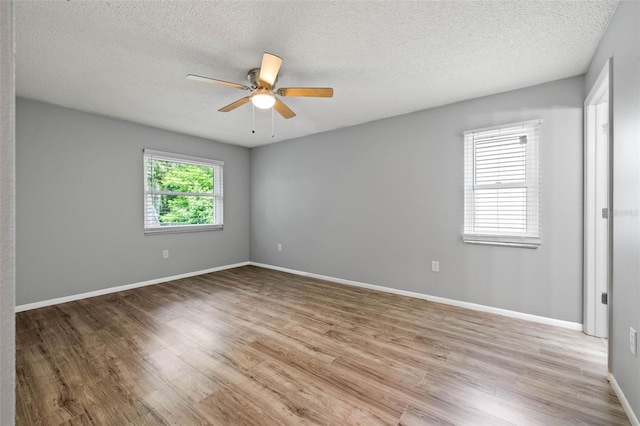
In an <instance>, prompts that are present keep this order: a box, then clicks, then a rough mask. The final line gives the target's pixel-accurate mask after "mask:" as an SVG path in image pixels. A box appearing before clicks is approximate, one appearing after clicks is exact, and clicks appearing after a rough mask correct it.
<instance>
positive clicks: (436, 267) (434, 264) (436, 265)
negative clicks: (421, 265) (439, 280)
mask: <svg viewBox="0 0 640 426" xmlns="http://www.w3.org/2000/svg"><path fill="white" fill-rule="evenodd" d="M431 272H440V261H439V260H432V261H431Z"/></svg>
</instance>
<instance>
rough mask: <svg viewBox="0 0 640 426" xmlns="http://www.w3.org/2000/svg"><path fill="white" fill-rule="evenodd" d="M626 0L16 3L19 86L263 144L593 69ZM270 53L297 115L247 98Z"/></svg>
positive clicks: (114, 112)
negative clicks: (297, 94) (300, 92)
mask: <svg viewBox="0 0 640 426" xmlns="http://www.w3.org/2000/svg"><path fill="white" fill-rule="evenodd" d="M616 5H617V0H601V1H525V0H522V1H421V2H405V1H397V2H360V1H358V2H355V1H340V2H301V1H287V2H255V1H253V2H213V1H171V2H159V1H127V2H120V1H96V2H79V1H17V2H16V3H15V17H16V25H15V27H16V80H17V87H16V91H17V94H18V95H19V96H23V97H26V98H31V99H38V100H42V101H45V102H50V103H53V104H58V105H62V106H65V107H69V108H75V109H79V110H83V111H89V112H94V113H98V114H102V115H106V116H111V117H117V118H122V119H125V120H129V121H133V122H137V123H142V124H146V125H150V126H154V127H159V128H163V129H168V130H173V131H177V132H181V133H186V134H190V135H195V136H201V137H204V138H208V139H214V140H218V141H222V142H227V143H232V144H237V145H243V146H257V145H262V144H265V143H271V142H276V141H282V140H286V139H291V138H295V137H299V136H304V135H308V134H313V133H318V132H323V131H327V130H331V129H336V128H341V127H346V126H351V125H354V124H358V123H363V122H367V121H372V120H376V119H380V118H384V117H390V116H395V115H400V114H405V113H408V112H411V111H417V110H421V109H426V108H431V107H435V106H439V105H444V104H448V103H452V102H456V101H460V100H464V99H470V98H475V97H479V96H484V95H488V94H493V93H499V92H503V91H507V90H512V89H516V88H521V87H526V86H531V85H534V84H538V83H543V82H547V81H551V80H556V79H560V78H565V77H570V76H574V75H579V74H582V73H584V72H585V71H586V69H587V66H588V65H589V62H590V60H591V57H592V56H593V53H594V52H595V49H596V47H597V44H598V42H599V41H600V38H601V37H602V34H603V33H604V31H605V29H606V26H607V24H608V22H609V19H610V18H611V15H612V14H613V12H614V10H615V7H616ZM263 52H271V53H274V54H276V55H278V56H281V57H282V58H283V59H284V62H283V65H282V68H281V71H280V75H279V81H278V86H279V87H292V86H320V87H325V86H331V87H333V88H334V89H335V95H334V97H333V98H331V99H320V98H317V99H316V98H284V99H283V100H284V101H285V102H286V103H287V105H289V107H290V108H291V109H293V110H294V111H295V112H296V113H297V114H298V115H297V117H295V118H293V119H290V120H284V119H282V117H280V116H278V115H276V117H275V137H274V138H272V137H271V113H270V112H269V111H261V110H257V109H256V133H255V134H252V133H251V129H252V108H251V106H250V104H247V105H245V106H243V107H240V108H239V109H237V110H235V111H232V112H229V113H220V112H217V109H218V108H221V107H222V106H224V105H227V104H228V103H230V102H232V101H234V100H236V99H238V98H240V97H243V96H246V94H247V93H246V92H243V91H240V90H237V89H233V88H229V87H225V86H218V85H211V84H205V83H198V82H194V81H189V80H186V79H185V76H186V74H189V73H193V74H198V75H204V76H208V77H214V78H217V79H222V80H227V81H233V82H238V83H242V84H245V83H246V82H247V80H246V74H247V71H248V70H249V69H251V68H255V67H259V66H260V61H261V58H262V53H263Z"/></svg>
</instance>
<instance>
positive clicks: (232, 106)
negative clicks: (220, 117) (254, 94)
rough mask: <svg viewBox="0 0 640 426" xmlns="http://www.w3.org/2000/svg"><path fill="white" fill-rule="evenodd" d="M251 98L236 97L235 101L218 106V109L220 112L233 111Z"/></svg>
mask: <svg viewBox="0 0 640 426" xmlns="http://www.w3.org/2000/svg"><path fill="white" fill-rule="evenodd" d="M250 100H251V96H246V97H244V98H242V99H238V100H237V101H235V102H233V103H230V104H229V105H227V106H225V107H222V108H220V109H219V110H218V111H220V112H229V111H233V110H234V109H236V108H238V107H239V106H242V105H244V104H246V103H247V102H249V101H250Z"/></svg>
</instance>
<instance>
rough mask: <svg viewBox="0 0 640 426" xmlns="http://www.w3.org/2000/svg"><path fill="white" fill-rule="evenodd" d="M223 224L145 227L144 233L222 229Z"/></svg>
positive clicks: (175, 232)
mask: <svg viewBox="0 0 640 426" xmlns="http://www.w3.org/2000/svg"><path fill="white" fill-rule="evenodd" d="M222 230H223V225H188V226H160V227H157V228H145V230H144V235H159V234H182V233H187V232H206V231H222Z"/></svg>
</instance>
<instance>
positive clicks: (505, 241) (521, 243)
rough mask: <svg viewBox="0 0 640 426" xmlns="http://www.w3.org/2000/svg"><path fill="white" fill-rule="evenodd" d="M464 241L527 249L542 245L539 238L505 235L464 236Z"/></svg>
mask: <svg viewBox="0 0 640 426" xmlns="http://www.w3.org/2000/svg"><path fill="white" fill-rule="evenodd" d="M462 241H463V242H465V243H467V244H480V245H487V246H502V247H517V248H527V249H537V248H538V247H540V239H539V238H528V239H522V240H518V239H515V238H514V239H509V238H504V237H489V236H469V235H466V236H463V237H462Z"/></svg>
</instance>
